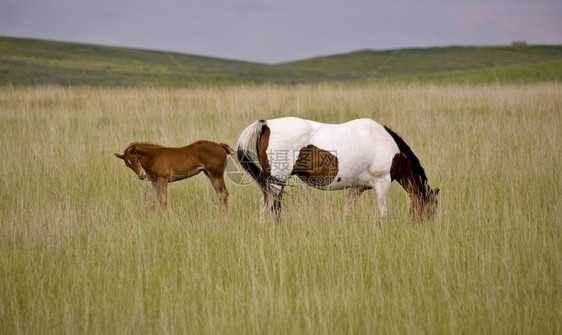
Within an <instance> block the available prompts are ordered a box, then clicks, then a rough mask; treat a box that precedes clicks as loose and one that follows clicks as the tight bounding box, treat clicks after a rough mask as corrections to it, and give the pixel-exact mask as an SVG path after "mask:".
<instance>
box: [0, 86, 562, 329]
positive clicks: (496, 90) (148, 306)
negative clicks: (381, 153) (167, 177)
mask: <svg viewBox="0 0 562 335" xmlns="http://www.w3.org/2000/svg"><path fill="white" fill-rule="evenodd" d="M354 91H355V88H354V87H350V85H342V84H329V85H328V84H321V85H296V86H275V85H265V86H231V87H216V88H209V89H208V93H209V94H210V95H211V96H212V97H213V99H215V101H217V102H218V104H219V105H220V106H221V107H220V108H219V107H217V105H216V104H215V103H214V102H213V100H211V99H209V97H208V96H206V94H205V93H203V92H202V91H201V90H199V89H167V88H92V87H75V88H61V87H56V86H36V87H2V88H0V119H1V122H0V140H1V142H2V146H0V155H1V157H2V160H0V199H1V201H0V220H1V221H0V327H1V329H2V332H4V333H8V334H18V333H45V332H49V333H111V334H115V333H119V334H127V333H134V334H137V333H194V334H202V333H219V334H230V333H232V334H239V333H280V334H287V333H306V334H310V333H322V334H324V333H338V334H339V333H384V334H386V333H453V334H458V333H479V334H480V333H488V334H502V333H504V334H511V333H535V334H550V333H558V332H560V329H561V326H562V324H561V321H560V320H562V312H561V311H562V289H561V286H560V281H561V279H562V266H561V265H562V247H561V246H562V241H561V236H562V234H561V233H562V231H561V226H560V223H561V222H562V210H561V208H562V202H561V198H560V196H559V194H560V189H561V187H562V176H561V174H560V171H559V168H558V167H559V166H561V165H562V161H561V160H562V158H561V156H560V154H559V152H560V150H559V144H560V143H562V131H560V129H561V126H562V121H561V120H562V119H561V118H560V113H561V110H560V106H562V94H561V91H562V88H561V86H560V84H558V83H539V84H521V85H497V84H494V85H482V86H470V85H443V86H434V85H419V84H408V85H398V86H393V85H386V84H385V85H382V84H371V85H367V86H365V87H363V89H361V90H360V91H359V92H357V94H355V96H354V97H353V98H352V99H351V100H350V101H349V102H348V103H347V104H346V105H345V106H344V107H343V108H341V109H340V110H339V111H338V112H337V113H335V114H334V112H335V111H336V110H337V109H338V108H339V107H340V106H341V105H342V104H343V102H344V101H345V100H346V99H347V98H349V97H350V96H351V95H352V94H353V92H354ZM332 114H334V115H333V118H332V119H331V120H330V122H342V121H346V120H350V119H353V118H357V117H370V118H373V119H375V120H378V121H380V122H381V123H383V124H386V125H388V126H390V127H392V128H393V129H394V130H396V131H397V132H399V133H400V134H401V135H402V137H403V138H404V139H405V140H406V142H407V143H408V144H409V145H410V146H411V147H412V149H413V151H414V152H415V153H416V154H417V155H418V157H419V158H420V161H421V163H422V165H423V166H424V168H425V170H426V173H427V175H428V177H429V181H430V184H431V186H433V187H440V188H441V193H440V206H439V208H438V211H437V215H436V217H435V218H434V219H433V220H430V221H425V222H423V223H421V224H414V223H412V222H410V221H409V219H408V215H407V211H408V204H407V201H408V199H407V195H406V194H405V192H404V191H403V190H402V189H401V188H400V187H399V186H398V185H393V186H392V189H391V193H390V195H391V196H390V199H389V216H388V218H387V219H386V220H385V221H384V222H380V220H379V218H378V216H377V211H376V200H375V196H374V194H372V192H366V193H365V194H364V195H363V196H362V197H361V198H360V199H359V201H358V204H357V208H356V210H355V212H354V213H353V214H352V215H351V216H350V217H348V218H347V219H346V220H345V221H344V220H343V219H342V212H343V207H344V204H345V198H346V195H347V194H346V192H322V191H318V190H315V189H312V188H309V187H298V186H295V187H291V188H288V189H287V192H286V194H285V196H284V198H283V220H282V222H281V223H280V224H279V225H275V224H273V222H271V221H266V222H259V220H258V211H259V205H258V202H259V199H260V194H259V191H258V189H257V187H255V185H247V186H240V185H235V184H233V183H232V182H230V181H229V182H228V184H227V186H228V187H229V191H230V194H231V197H230V215H229V217H227V218H221V216H220V208H219V203H218V199H217V198H216V196H215V194H214V191H213V190H212V187H211V185H210V183H209V182H208V180H207V179H206V178H204V177H203V176H197V177H194V178H191V179H188V180H185V181H181V182H177V183H172V184H171V185H170V189H169V208H168V210H167V211H161V210H156V211H150V210H147V209H146V206H145V203H144V200H143V194H144V193H145V191H146V188H147V187H148V184H147V183H146V182H141V181H139V180H138V178H136V177H135V176H134V174H133V173H132V172H131V171H130V170H129V169H127V168H126V167H125V166H124V164H123V163H122V162H121V161H120V160H118V159H117V158H115V157H113V152H120V151H121V150H123V149H124V148H125V147H126V146H127V144H128V143H130V142H132V141H138V140H146V141H153V142H156V143H161V144H164V145H169V146H178V145H182V144H187V143H190V142H192V141H195V140H197V139H203V138H205V139H209V140H214V141H221V142H226V143H229V144H230V145H231V146H234V145H235V143H236V140H237V137H238V135H239V134H240V132H241V130H242V128H243V127H245V126H246V125H247V124H249V123H250V122H252V121H254V120H255V119H258V118H272V117H278V116H286V115H296V116H301V117H306V118H311V119H315V120H319V121H323V120H326V119H327V118H328V117H329V116H330V115H332ZM232 120H234V121H232Z"/></svg>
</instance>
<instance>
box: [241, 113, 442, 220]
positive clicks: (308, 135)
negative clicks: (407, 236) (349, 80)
mask: <svg viewBox="0 0 562 335" xmlns="http://www.w3.org/2000/svg"><path fill="white" fill-rule="evenodd" d="M237 157H238V160H239V161H240V164H241V166H242V167H243V168H244V170H245V171H247V173H248V174H249V175H250V176H251V177H252V178H253V179H254V180H255V181H256V182H257V184H258V186H259V188H260V190H261V191H262V193H263V197H262V200H261V203H260V204H261V205H260V217H261V218H263V216H264V214H265V213H267V212H271V213H273V214H274V216H275V219H276V222H278V221H279V215H280V211H281V197H282V193H283V188H284V187H285V186H286V184H287V182H288V181H289V178H290V177H291V176H293V175H296V176H297V177H298V178H300V180H302V181H303V182H304V183H305V184H307V185H309V186H312V187H316V188H318V189H321V190H329V191H332V190H343V189H349V195H348V197H347V203H346V205H345V209H344V215H347V214H348V213H350V212H351V210H352V209H353V207H354V206H355V203H356V201H357V199H358V197H359V196H360V195H361V194H362V193H363V192H364V191H366V190H369V189H374V190H375V192H376V196H377V203H378V211H379V214H380V217H381V219H382V218H384V217H385V215H386V212H387V199H388V193H389V190H390V185H391V183H392V181H394V180H396V181H398V183H399V184H400V185H401V186H402V187H403V188H404V189H405V190H406V192H407V193H408V194H409V197H410V201H411V206H410V215H411V216H412V217H413V218H414V219H415V220H418V219H421V218H425V217H430V216H432V215H433V213H434V210H435V208H436V206H437V195H438V193H439V189H438V188H437V189H435V190H432V189H431V187H429V184H428V181H427V177H426V174H425V172H424V169H423V168H422V166H421V164H420V161H419V159H418V158H417V157H416V155H414V153H413V152H412V150H411V149H410V147H409V146H408V145H407V144H406V142H404V140H402V138H400V136H398V134H396V133H395V132H393V131H392V130H391V129H390V128H388V127H386V126H383V125H381V124H379V123H377V122H375V121H373V120H371V119H367V118H363V119H356V120H352V121H349V122H346V123H342V124H323V123H319V122H315V121H311V120H305V119H301V118H297V117H283V118H278V119H271V120H259V121H256V122H254V123H252V124H250V125H249V126H248V127H247V128H246V129H244V130H243V131H242V133H241V134H240V138H239V140H238V147H237Z"/></svg>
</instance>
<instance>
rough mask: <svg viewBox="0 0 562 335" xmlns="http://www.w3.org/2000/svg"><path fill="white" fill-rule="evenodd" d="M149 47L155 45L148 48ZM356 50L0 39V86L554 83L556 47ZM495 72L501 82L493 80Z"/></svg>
mask: <svg viewBox="0 0 562 335" xmlns="http://www.w3.org/2000/svg"><path fill="white" fill-rule="evenodd" d="M155 48H156V46H155ZM394 54H395V50H387V51H371V50H365V51H358V52H353V53H349V54H341V55H333V56H327V57H317V58H312V59H307V60H302V61H297V62H290V63H283V64H274V65H268V64H258V63H250V62H241V61H232V60H225V59H218V58H210V57H202V56H195V55H185V54H179V53H167V52H164V51H158V50H156V51H151V50H139V49H127V48H118V47H107V46H98V45H87V44H77V43H64V42H53V41H44V40H32V39H16V38H6V37H0V85H15V86H22V85H23V86H29V85H45V84H55V85H61V86H99V87H107V86H109V87H146V86H150V87H154V86H156V87H162V86H165V87H194V86H197V85H204V86H226V85H236V84H263V83H277V84H299V83H301V84H302V83H317V82H325V81H330V82H333V81H351V82H353V83H355V82H363V81H365V80H366V79H367V78H369V77H371V76H372V75H373V74H376V75H375V76H374V78H373V80H374V81H388V80H389V81H391V82H401V83H409V82H432V83H441V82H444V83H467V82H468V83H496V82H500V83H522V82H523V83H533V82H543V81H548V82H552V81H560V78H561V76H560V72H561V70H560V68H561V65H560V62H561V61H562V47H560V46H527V47H445V48H426V49H402V50H399V51H398V52H397V53H396V54H395V55H394ZM498 73H500V75H498Z"/></svg>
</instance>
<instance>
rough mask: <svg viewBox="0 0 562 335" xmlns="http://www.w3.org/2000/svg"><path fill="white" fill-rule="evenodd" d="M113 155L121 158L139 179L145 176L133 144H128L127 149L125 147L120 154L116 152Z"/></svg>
mask: <svg viewBox="0 0 562 335" xmlns="http://www.w3.org/2000/svg"><path fill="white" fill-rule="evenodd" d="M114 155H115V157H117V158H121V159H122V160H123V161H124V162H125V165H126V166H127V167H128V168H130V169H131V170H133V171H134V172H135V173H136V175H137V176H138V177H139V179H140V180H143V179H145V178H146V172H145V171H144V169H143V168H142V166H141V164H140V162H139V157H138V155H137V152H136V150H135V146H134V145H132V146H129V147H128V148H127V149H125V152H123V154H122V155H120V154H118V153H115V154H114Z"/></svg>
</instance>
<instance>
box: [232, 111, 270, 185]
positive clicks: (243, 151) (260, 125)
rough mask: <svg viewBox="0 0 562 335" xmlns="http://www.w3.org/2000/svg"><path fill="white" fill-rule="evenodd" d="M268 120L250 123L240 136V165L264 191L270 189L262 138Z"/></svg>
mask: <svg viewBox="0 0 562 335" xmlns="http://www.w3.org/2000/svg"><path fill="white" fill-rule="evenodd" d="M267 129H268V128H267V121H265V120H259V121H256V122H254V123H252V124H251V125H249V126H248V127H247V128H246V129H244V131H242V134H240V138H238V150H237V155H238V161H239V162H240V165H242V167H243V168H244V170H246V172H248V173H249V174H250V176H252V178H253V179H254V180H255V181H256V182H257V183H258V185H259V187H260V188H261V190H262V191H264V192H265V191H266V190H267V189H268V185H267V184H268V173H267V171H265V170H264V167H263V165H262V163H261V160H260V157H259V152H260V140H261V137H262V136H263V134H264V132H265V131H266V130H267Z"/></svg>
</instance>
